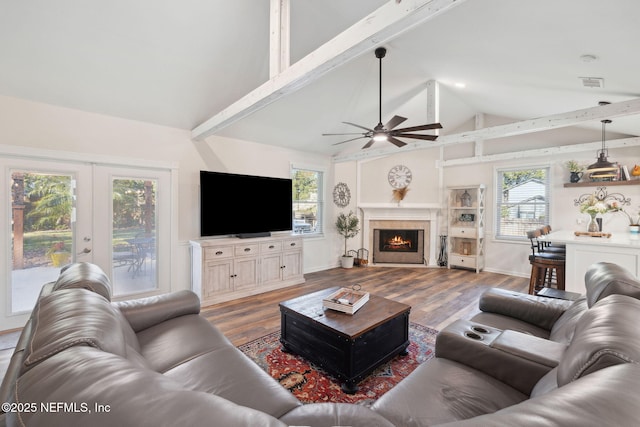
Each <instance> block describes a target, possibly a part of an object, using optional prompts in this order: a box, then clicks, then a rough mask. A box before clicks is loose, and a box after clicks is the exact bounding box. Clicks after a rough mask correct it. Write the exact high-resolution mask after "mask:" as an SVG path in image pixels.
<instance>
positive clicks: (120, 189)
mask: <svg viewBox="0 0 640 427" xmlns="http://www.w3.org/2000/svg"><path fill="white" fill-rule="evenodd" d="M111 185H112V188H113V194H112V196H113V204H112V210H113V215H112V216H113V222H112V235H111V241H112V243H111V244H112V248H113V251H112V258H111V270H112V282H113V288H114V295H127V294H133V293H139V292H145V291H150V290H154V289H157V287H158V280H157V270H156V253H157V241H156V192H157V188H158V181H157V180H156V179H144V178H113V179H112V182H111Z"/></svg>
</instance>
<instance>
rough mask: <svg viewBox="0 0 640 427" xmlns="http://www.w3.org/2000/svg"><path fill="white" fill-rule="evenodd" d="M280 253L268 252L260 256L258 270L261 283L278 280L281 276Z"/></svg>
mask: <svg viewBox="0 0 640 427" xmlns="http://www.w3.org/2000/svg"><path fill="white" fill-rule="evenodd" d="M281 267H282V254H279V253H278V254H269V255H265V256H264V257H263V258H262V268H261V270H260V274H261V279H262V283H263V284H268V283H271V282H279V281H280V280H281V276H282V268H281Z"/></svg>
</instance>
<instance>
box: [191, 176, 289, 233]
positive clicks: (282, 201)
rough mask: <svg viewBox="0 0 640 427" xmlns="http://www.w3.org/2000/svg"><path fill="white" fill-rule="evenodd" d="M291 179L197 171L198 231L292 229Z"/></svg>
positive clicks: (251, 231)
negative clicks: (198, 173)
mask: <svg viewBox="0 0 640 427" xmlns="http://www.w3.org/2000/svg"><path fill="white" fill-rule="evenodd" d="M291 185H292V182H291V179H287V178H272V177H265V176H254V175H240V174H232V173H224V172H209V171H200V235H201V236H202V237H206V236H223V235H232V236H238V237H255V236H268V235H270V233H271V232H273V231H286V230H291V229H292V216H293V215H292V213H293V212H292V191H291Z"/></svg>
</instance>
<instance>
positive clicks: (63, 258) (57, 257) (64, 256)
mask: <svg viewBox="0 0 640 427" xmlns="http://www.w3.org/2000/svg"><path fill="white" fill-rule="evenodd" d="M47 255H48V256H49V258H51V263H52V264H53V266H54V267H61V266H63V265H66V264H67V263H68V262H69V259H70V258H71V254H70V253H69V252H68V251H66V250H65V246H64V242H56V243H54V244H53V245H51V247H50V248H49V250H48V251H47Z"/></svg>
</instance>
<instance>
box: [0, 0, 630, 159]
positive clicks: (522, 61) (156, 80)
mask: <svg viewBox="0 0 640 427" xmlns="http://www.w3.org/2000/svg"><path fill="white" fill-rule="evenodd" d="M390 1H392V2H396V1H398V0H390ZM291 3H292V5H291V62H292V63H293V62H295V61H297V60H299V59H301V58H303V57H304V56H305V55H307V54H308V53H310V52H312V51H313V50H314V49H316V48H317V47H319V46H320V45H322V44H323V43H325V42H327V41H328V40H330V39H331V38H332V37H334V36H335V35H336V34H338V33H340V32H341V31H344V30H345V29H346V28H348V27H349V26H351V25H352V24H353V23H355V22H356V21H358V20H360V19H362V18H364V17H365V16H367V15H368V14H369V13H371V12H373V11H374V10H375V9H377V8H378V7H380V6H382V5H383V4H385V3H386V1H382V0H349V1H344V0H323V1H317V0H292V1H291ZM0 10H2V13H1V14H0V94H2V95H7V96H12V97H18V98H24V99H29V100H34V101H39V102H44V103H49V104H54V105H60V106H64V107H69V108H75V109H80V110H85V111H91V112H96V113H102V114H107V115H112V116H117V117H123V118H128V119H132V120H140V121H144V122H150V123H156V124H161V125H167V126H172V127H177V128H183V129H193V128H194V127H196V126H197V125H199V124H201V123H202V122H204V121H205V120H207V119H208V118H210V117H212V116H214V115H215V114H216V113H218V112H220V111H222V110H224V109H225V107H227V106H229V105H231V104H232V103H234V102H235V101H236V100H238V99H239V98H240V97H242V96H243V95H245V94H247V93H249V92H250V91H252V90H253V89H255V88H256V87H258V86H260V85H261V84H262V83H264V82H265V81H266V80H268V78H269V0H262V1H258V0H234V1H212V0H182V1H180V2H175V1H157V0H155V1H151V0H135V1H131V0H129V1H123V0H111V1H107V2H105V1H95V0H88V1H72V0H57V1H55V2H53V1H50V0H29V1H13V0H0ZM638 17H640V1H638V0H609V1H607V2H603V1H601V0H562V1H557V0H538V1H527V2H525V1H513V0H468V1H466V2H462V3H461V4H459V5H458V6H456V7H454V8H452V9H451V10H449V11H447V12H445V13H443V14H441V15H439V16H437V17H435V18H433V19H431V20H429V21H427V22H426V23H424V24H422V25H421V26H419V27H418V28H416V29H413V30H410V31H408V32H406V33H404V34H402V35H400V36H398V37H396V38H395V39H393V40H391V41H389V42H386V43H384V46H385V47H386V48H387V49H388V52H387V57H386V58H385V59H384V62H383V107H382V110H383V117H382V119H383V122H385V121H386V120H388V119H389V118H390V117H391V116H393V115H394V114H398V115H402V116H405V117H408V118H409V120H407V121H406V122H405V123H404V124H403V125H402V126H403V127H404V126H405V125H406V126H412V125H417V124H423V123H425V120H426V90H425V89H426V82H427V81H429V80H436V81H438V82H439V83H440V88H441V104H440V107H441V111H440V122H441V123H442V124H443V126H444V129H443V131H442V133H441V134H443V135H444V134H447V133H453V132H454V130H455V129H456V128H458V127H459V126H460V125H462V124H464V123H467V122H468V121H469V120H470V119H472V118H473V117H474V115H475V114H476V113H486V114H491V115H496V116H501V117H508V118H511V119H513V120H514V121H515V120H524V119H531V118H535V117H542V116H547V115H551V114H557V113H563V112H568V111H573V110H579V109H583V108H589V107H593V106H596V105H597V103H598V101H601V100H604V101H609V102H618V101H624V100H629V99H633V98H637V97H640V79H638V78H637V75H638V70H640V55H639V54H638V44H639V43H640V25H638ZM373 50H374V49H371V51H370V52H368V53H366V54H364V55H361V56H359V57H357V58H355V59H353V60H352V61H350V62H348V63H346V64H344V65H343V66H341V67H339V68H338V69H336V70H334V71H332V72H330V73H328V74H326V75H325V76H323V77H322V78H320V79H318V80H316V81H315V82H313V83H312V84H310V85H308V86H305V87H303V88H302V89H300V90H299V91H298V92H296V93H294V94H291V95H289V96H286V97H284V98H282V99H280V100H278V101H277V102H275V103H273V104H271V105H269V106H267V107H266V108H264V109H262V110H260V111H258V112H256V113H254V114H252V115H251V116H249V117H247V118H244V119H242V120H241V121H239V122H236V123H234V124H232V125H231V126H229V127H227V128H225V129H223V130H222V131H220V132H219V133H218V134H220V135H223V136H229V137H234V138H240V139H247V140H253V141H257V142H262V143H266V144H273V145H279V146H285V147H291V148H295V149H299V150H307V151H314V152H319V153H325V154H337V153H339V152H340V151H342V150H357V149H359V147H360V146H361V145H363V144H364V143H365V142H366V140H359V141H355V142H352V143H348V144H344V145H338V146H334V145H332V144H333V143H334V142H338V141H340V140H341V139H340V137H323V136H321V134H322V133H330V132H354V131H357V129H355V130H354V128H351V127H349V126H347V125H344V124H341V122H342V121H349V122H355V123H359V124H362V125H364V126H367V127H373V126H375V124H376V123H377V121H378V117H377V116H378V81H377V79H378V75H377V73H378V60H377V59H376V58H375V56H374V54H373ZM584 54H591V55H595V56H596V57H597V59H596V61H594V62H584V61H582V60H581V59H580V57H581V55H584ZM585 76H586V77H602V78H604V81H605V85H604V88H602V89H593V88H585V87H583V86H582V82H581V80H580V79H579V77H585ZM456 82H464V83H465V84H466V87H465V88H464V89H460V88H457V87H455V86H454V83H456ZM590 127H593V128H594V129H599V127H600V123H599V122H597V121H596V122H595V123H591V124H590ZM607 129H608V130H610V131H612V132H615V133H620V134H629V135H640V119H639V117H638V116H630V117H625V118H618V119H616V120H614V122H613V123H612V124H611V125H609V126H608V128H607Z"/></svg>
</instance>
